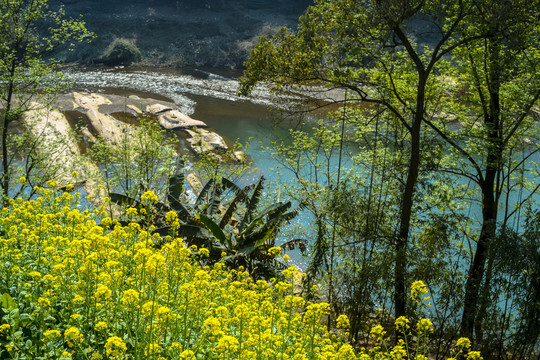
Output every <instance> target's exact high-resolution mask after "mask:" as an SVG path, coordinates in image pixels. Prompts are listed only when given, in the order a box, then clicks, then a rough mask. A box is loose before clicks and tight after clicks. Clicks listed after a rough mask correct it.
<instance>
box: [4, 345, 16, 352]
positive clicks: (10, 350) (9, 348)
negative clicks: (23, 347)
mask: <svg viewBox="0 0 540 360" xmlns="http://www.w3.org/2000/svg"><path fill="white" fill-rule="evenodd" d="M5 347H6V350H7V351H8V352H12V351H13V350H19V348H18V347H17V346H16V345H15V344H8V345H5Z"/></svg>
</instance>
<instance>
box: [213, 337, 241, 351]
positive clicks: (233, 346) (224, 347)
mask: <svg viewBox="0 0 540 360" xmlns="http://www.w3.org/2000/svg"><path fill="white" fill-rule="evenodd" d="M238 345H239V342H238V339H237V338H235V337H234V336H229V335H224V336H222V337H221V338H220V339H219V342H218V344H217V346H216V351H217V352H219V353H225V352H227V353H231V352H236V351H238Z"/></svg>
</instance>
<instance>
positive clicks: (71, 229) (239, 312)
mask: <svg viewBox="0 0 540 360" xmlns="http://www.w3.org/2000/svg"><path fill="white" fill-rule="evenodd" d="M73 176H74V177H75V176H76V174H74V175H73ZM51 185H55V184H51ZM36 192H37V193H38V194H39V197H38V198H36V199H34V200H30V201H24V200H22V199H15V200H11V201H10V204H9V206H6V207H4V208H3V209H2V210H0V211H1V214H0V279H1V281H0V296H2V301H3V304H4V305H6V306H7V309H6V310H8V313H7V315H5V316H3V317H2V318H0V357H1V358H12V359H24V358H26V359H30V358H42V359H59V358H64V359H67V358H73V359H92V360H100V359H115V360H120V359H156V360H163V359H245V360H249V359H294V360H303V359H305V360H308V359H309V360H311V359H317V360H323V359H335V360H337V359H339V360H352V359H366V358H370V359H372V358H378V359H386V358H387V359H401V358H405V355H404V350H403V349H404V347H403V346H402V345H398V346H397V347H394V348H393V349H392V350H391V351H382V350H381V351H380V352H378V353H377V349H378V348H380V346H379V347H378V348H377V347H376V348H375V349H374V350H373V351H375V352H373V351H370V352H369V353H368V352H365V351H362V352H359V353H358V352H356V351H355V350H354V348H353V347H352V346H351V345H350V344H348V343H347V341H346V338H347V334H348V331H349V329H348V327H349V320H348V318H347V317H346V316H339V317H338V318H337V321H336V330H337V331H338V332H339V334H341V336H336V334H333V333H332V332H329V331H328V330H327V328H326V325H325V324H324V322H323V321H322V320H323V319H326V318H327V316H328V314H329V312H330V307H329V305H328V304H326V303H310V302H307V301H306V300H305V299H303V298H302V297H299V296H297V295H296V294H295V292H294V283H295V282H297V281H299V279H301V277H302V274H301V273H300V271H299V270H298V269H297V268H295V267H290V268H288V269H287V270H285V271H283V278H284V281H278V280H272V281H262V280H258V281H254V280H253V279H252V278H251V277H250V276H249V274H248V273H247V272H245V271H244V270H243V269H238V270H232V271H228V270H226V268H225V266H224V265H223V264H221V263H217V264H216V265H215V266H213V267H209V266H206V267H201V265H200V264H199V262H198V259H200V257H205V256H208V255H209V254H208V250H207V249H203V248H201V249H197V248H196V247H193V248H190V247H187V246H186V245H185V244H184V242H183V241H182V240H181V239H172V238H170V239H167V240H168V241H166V242H165V244H164V245H163V246H160V247H159V248H157V247H155V246H154V244H155V243H160V244H163V241H162V240H163V239H162V238H161V237H160V236H159V235H158V234H152V230H151V229H150V228H144V226H141V225H140V224H138V223H137V222H136V218H137V216H138V215H137V211H136V209H132V210H128V211H131V218H132V220H133V221H132V222H131V223H129V224H128V225H126V226H121V225H120V224H119V222H118V221H116V220H113V219H111V218H108V217H106V213H105V212H104V210H103V208H98V209H95V210H83V209H81V204H80V194H77V193H75V194H72V193H68V192H64V193H60V192H58V191H53V190H49V189H36ZM144 201H145V203H147V204H150V205H151V204H152V203H155V201H156V197H155V195H154V194H153V193H150V192H148V193H145V195H144ZM168 221H169V222H174V221H177V219H176V218H175V217H174V216H173V215H172V214H171V215H169V219H168ZM270 253H271V254H272V255H273V256H279V255H280V253H281V249H280V248H277V247H276V248H272V249H270ZM416 291H417V292H420V293H424V291H423V288H422V287H417V290H416ZM4 307H5V306H4ZM398 320H399V321H398V322H396V327H398V329H400V330H402V331H403V330H405V329H407V328H409V325H408V324H409V322H408V320H406V319H401V318H400V319H398ZM431 326H432V324H431V322H429V320H427V319H422V320H421V321H420V322H418V324H417V327H416V328H417V329H418V331H422V332H424V333H426V334H427V333H429V332H431V331H432V328H431ZM385 334H386V332H385V331H384V329H383V328H382V327H375V328H374V329H373V330H372V332H371V335H372V336H373V338H374V339H375V340H376V341H377V343H378V344H383V343H384V341H385ZM459 346H460V349H464V352H463V354H469V357H470V358H471V359H474V360H479V359H480V357H479V354H478V356H477V354H476V353H475V352H470V351H469V350H470V349H469V348H470V343H469V345H468V347H467V342H466V341H465V340H462V339H460V342H459ZM377 354H379V355H377ZM383 354H384V355H383Z"/></svg>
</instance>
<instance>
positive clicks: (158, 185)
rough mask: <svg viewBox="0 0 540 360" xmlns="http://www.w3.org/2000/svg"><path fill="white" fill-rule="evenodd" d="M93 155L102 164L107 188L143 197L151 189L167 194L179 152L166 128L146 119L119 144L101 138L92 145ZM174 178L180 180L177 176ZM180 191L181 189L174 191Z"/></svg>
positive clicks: (126, 134)
mask: <svg viewBox="0 0 540 360" xmlns="http://www.w3.org/2000/svg"><path fill="white" fill-rule="evenodd" d="M90 154H91V157H92V158H93V159H94V160H95V161H97V162H98V163H99V164H101V167H100V170H101V174H102V175H101V177H102V178H103V179H104V180H105V183H106V185H107V189H108V190H109V191H111V192H122V193H124V194H126V195H128V196H129V197H132V198H139V197H140V196H141V195H142V194H143V193H144V192H145V191H147V190H151V191H154V192H156V193H157V194H158V195H159V196H164V195H165V192H164V189H166V183H167V181H168V180H169V178H171V176H172V175H173V170H174V159H175V155H176V154H175V150H174V144H173V142H172V140H171V139H170V137H168V136H167V133H166V131H165V130H163V129H162V128H161V127H160V125H159V124H158V123H157V122H156V121H153V120H151V119H146V118H142V119H140V125H139V126H136V127H132V128H130V130H129V131H126V132H125V133H124V134H123V135H122V139H121V142H120V143H119V144H114V143H111V142H110V141H108V140H104V139H101V140H99V142H97V143H96V144H94V145H93V146H92V149H91V150H90ZM175 175H176V176H178V174H177V173H175ZM171 181H174V182H178V180H177V178H171ZM176 188H178V187H176ZM177 193H178V190H176V191H175V192H174V193H173V194H177Z"/></svg>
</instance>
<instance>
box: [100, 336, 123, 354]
mask: <svg viewBox="0 0 540 360" xmlns="http://www.w3.org/2000/svg"><path fill="white" fill-rule="evenodd" d="M105 350H106V354H107V356H109V357H112V358H117V357H121V356H123V355H124V352H125V351H126V350H127V346H126V343H125V342H124V341H123V340H122V339H121V338H119V337H118V336H111V337H110V338H108V339H107V342H106V343H105Z"/></svg>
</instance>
